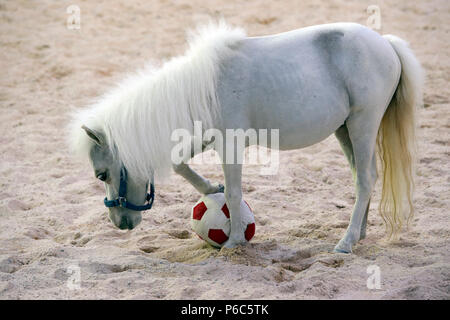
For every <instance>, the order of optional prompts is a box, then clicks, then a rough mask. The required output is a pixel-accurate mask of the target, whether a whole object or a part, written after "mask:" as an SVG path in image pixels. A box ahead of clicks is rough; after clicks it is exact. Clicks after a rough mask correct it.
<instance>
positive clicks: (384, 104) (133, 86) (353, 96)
mask: <svg viewBox="0 0 450 320" xmlns="http://www.w3.org/2000/svg"><path fill="white" fill-rule="evenodd" d="M421 92H422V71H421V67H420V64H419V63H418V61H417V60H416V58H415V57H414V54H413V53H412V51H411V50H410V49H409V47H408V45H407V43H406V42H405V41H403V40H401V39H399V38H397V37H395V36H391V35H386V36H380V35H379V34H378V33H376V32H374V31H372V30H371V29H368V28H366V27H364V26H362V25H359V24H355V23H335V24H325V25H318V26H312V27H307V28H302V29H298V30H294V31H290V32H285V33H281V34H277V35H271V36H263V37H246V35H245V33H244V31H242V30H241V29H236V28H231V27H229V26H227V25H226V24H224V23H219V24H218V25H212V24H211V25H209V26H207V27H203V28H201V29H199V30H197V33H196V34H195V35H194V36H193V37H191V39H190V41H189V49H188V51H187V53H186V54H185V55H184V56H181V57H178V58H174V59H172V60H170V61H168V62H166V63H165V64H164V65H163V66H162V67H161V68H160V69H158V70H154V71H144V72H141V73H140V74H137V75H135V76H133V77H131V78H130V79H128V80H127V81H125V82H123V83H122V84H121V85H120V86H119V87H118V88H116V89H114V90H113V91H111V92H110V93H109V94H107V95H106V96H104V97H103V98H102V99H100V100H99V102H98V103H96V104H94V105H92V106H91V107H90V108H88V109H86V110H84V111H82V112H80V113H79V114H77V115H76V119H75V120H74V121H73V122H72V133H71V138H72V145H73V147H74V148H75V149H76V150H77V151H78V152H79V153H81V154H84V155H88V156H89V158H90V160H91V163H92V165H93V167H94V171H95V176H96V177H97V178H99V179H100V180H102V181H104V182H105V187H106V198H105V204H106V205H107V206H108V207H109V212H110V213H109V215H110V218H111V220H112V221H113V223H114V224H115V225H116V226H117V227H119V228H121V229H132V228H134V227H135V226H136V225H137V224H138V223H139V222H140V221H141V218H142V216H141V212H140V211H141V210H145V209H148V208H149V207H151V202H152V201H153V197H154V195H153V183H151V193H150V194H147V187H146V185H147V183H148V181H151V182H153V177H154V175H155V174H160V175H166V174H168V173H169V172H170V170H171V168H172V167H173V169H174V171H175V172H176V173H178V174H180V175H182V176H183V177H184V178H186V179H187V180H188V181H189V182H190V183H191V184H192V185H193V186H194V187H195V188H196V189H197V190H198V191H199V192H200V193H202V194H208V193H216V192H221V191H223V186H221V185H220V184H212V183H210V182H209V181H208V180H206V179H205V178H203V177H202V176H200V175H198V174H197V173H196V172H194V171H193V170H192V169H191V168H190V167H189V166H188V165H187V164H186V163H181V164H173V162H172V161H171V149H172V147H173V145H174V142H173V141H171V134H172V132H173V131H174V130H175V129H179V128H184V129H186V130H188V131H189V132H191V133H192V134H193V126H194V121H201V122H202V127H203V129H204V130H206V129H208V128H216V129H218V130H220V131H222V132H224V131H225V130H226V129H238V128H241V129H243V130H247V129H255V130H260V129H268V130H271V129H278V130H279V149H280V150H291V149H298V148H303V147H306V146H309V145H312V144H314V143H317V142H319V141H321V140H323V139H325V138H326V137H328V136H329V135H331V134H332V133H335V135H336V137H337V139H338V140H339V142H340V144H341V146H342V149H343V151H344V154H345V155H346V157H347V159H348V161H349V164H350V167H351V169H352V172H353V174H354V179H355V185H356V203H355V206H354V209H353V213H352V217H351V220H350V224H349V226H348V229H347V231H346V233H345V235H344V236H343V238H342V239H341V240H340V241H339V243H338V244H337V245H336V247H335V251H337V252H351V251H352V246H353V245H354V244H355V243H356V242H357V241H358V240H360V239H362V238H364V237H365V233H366V224H367V213H368V210H369V203H370V198H371V193H372V190H373V187H374V184H375V181H376V179H377V167H376V149H377V144H378V150H379V154H380V159H381V163H382V169H383V175H382V177H383V191H382V199H381V203H380V212H381V215H382V217H383V219H384V220H385V222H386V225H387V227H388V230H389V234H390V235H392V234H394V235H395V234H396V233H398V231H399V230H400V229H401V227H402V224H403V223H404V221H405V219H407V218H409V217H411V215H412V213H413V206H412V202H411V194H412V188H413V179H412V164H413V156H414V142H415V136H414V129H415V107H416V105H417V104H420V103H421V98H422V93H421ZM223 136H224V137H225V134H224V135H223ZM227 143H229V141H225V144H227ZM203 147H213V148H214V147H216V146H215V145H214V142H211V141H203ZM194 155H195V153H192V154H191V155H190V157H192V156H194ZM239 163H242V161H239V159H237V161H236V162H235V163H224V164H223V171H224V176H225V188H224V192H225V198H226V202H227V206H228V208H229V211H230V217H231V234H230V237H229V239H228V241H227V242H226V243H225V246H226V247H234V246H236V245H239V244H245V243H246V240H245V238H244V229H245V225H244V224H243V223H242V220H241V216H240V211H239V205H240V202H241V198H242V188H241V177H242V164H239ZM146 200H147V201H148V202H149V203H147V204H145V203H146Z"/></svg>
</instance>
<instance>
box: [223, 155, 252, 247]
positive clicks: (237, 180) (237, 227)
mask: <svg viewBox="0 0 450 320" xmlns="http://www.w3.org/2000/svg"><path fill="white" fill-rule="evenodd" d="M223 172H224V175H225V201H226V203H227V207H228V210H229V211H230V220H231V232H230V236H229V238H228V240H227V242H225V244H224V247H226V248H234V247H235V246H237V245H240V244H246V243H247V241H246V240H245V229H246V227H247V225H246V224H245V223H244V222H243V220H242V217H241V210H240V207H241V201H242V185H241V181H242V164H224V165H223Z"/></svg>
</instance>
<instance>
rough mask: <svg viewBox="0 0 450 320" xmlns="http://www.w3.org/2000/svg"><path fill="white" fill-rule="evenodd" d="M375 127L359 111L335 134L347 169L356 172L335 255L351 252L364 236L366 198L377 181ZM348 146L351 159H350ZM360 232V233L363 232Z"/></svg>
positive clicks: (373, 120)
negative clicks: (351, 204)
mask: <svg viewBox="0 0 450 320" xmlns="http://www.w3.org/2000/svg"><path fill="white" fill-rule="evenodd" d="M366 110H367V109H366ZM368 110H370V109H368ZM378 127H379V121H377V117H376V116H374V115H371V114H370V112H364V111H360V112H357V113H355V114H353V115H352V116H350V117H349V119H348V120H347V122H346V129H347V130H345V129H343V128H342V127H341V128H342V129H341V128H340V129H338V131H339V132H337V134H336V137H337V138H338V140H339V142H340V143H341V145H343V149H344V153H346V155H347V158H349V159H350V165H351V166H352V165H353V167H354V170H355V172H356V174H355V184H356V203H355V206H354V208H353V213H352V217H351V219H350V224H349V226H348V228H347V231H346V233H345V235H344V237H343V238H342V239H341V240H340V241H339V243H338V244H337V245H336V247H335V249H334V251H335V252H345V253H350V252H352V246H353V245H354V244H355V243H356V242H357V241H358V240H359V239H360V238H361V235H362V236H365V225H366V223H367V213H368V208H369V202H370V197H371V194H372V190H373V187H374V185H375V181H376V179H377V176H376V162H375V161H374V159H375V144H376V137H377V133H378ZM346 131H347V132H346ZM350 146H351V149H352V150H353V152H352V153H353V157H351V156H350V150H351V149H350ZM349 156H350V157H349ZM352 159H353V160H352ZM362 229H364V230H363V232H362Z"/></svg>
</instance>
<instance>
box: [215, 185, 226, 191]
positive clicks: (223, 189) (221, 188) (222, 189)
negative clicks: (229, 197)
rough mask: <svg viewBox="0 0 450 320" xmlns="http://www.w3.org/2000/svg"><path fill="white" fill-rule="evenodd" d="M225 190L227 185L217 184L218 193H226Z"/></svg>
mask: <svg viewBox="0 0 450 320" xmlns="http://www.w3.org/2000/svg"><path fill="white" fill-rule="evenodd" d="M224 192H225V186H224V185H223V184H220V183H219V184H218V185H217V192H216V193H224Z"/></svg>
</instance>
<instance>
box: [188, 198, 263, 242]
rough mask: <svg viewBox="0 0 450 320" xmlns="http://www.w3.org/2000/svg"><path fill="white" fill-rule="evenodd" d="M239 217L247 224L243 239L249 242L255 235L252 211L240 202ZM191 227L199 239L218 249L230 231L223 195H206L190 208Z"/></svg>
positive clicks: (244, 203)
mask: <svg viewBox="0 0 450 320" xmlns="http://www.w3.org/2000/svg"><path fill="white" fill-rule="evenodd" d="M240 209H241V216H242V219H243V221H244V222H245V223H246V224H247V228H246V230H245V235H244V236H245V239H246V240H247V241H250V239H251V238H253V236H254V234H255V217H254V216H253V212H252V209H251V208H250V206H249V205H248V204H247V202H245V201H244V200H242V201H241V207H240ZM191 227H192V229H193V230H194V232H195V233H196V234H197V235H198V236H199V237H200V239H202V240H204V241H206V242H208V243H209V244H210V245H212V246H213V247H217V248H220V247H222V246H223V244H224V243H225V241H227V240H228V237H229V235H230V230H231V222H230V212H229V211H228V207H227V204H226V203H225V196H224V194H223V193H213V194H207V195H204V196H203V197H201V198H200V200H199V201H198V202H197V203H196V204H195V205H194V206H193V207H192V210H191Z"/></svg>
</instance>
